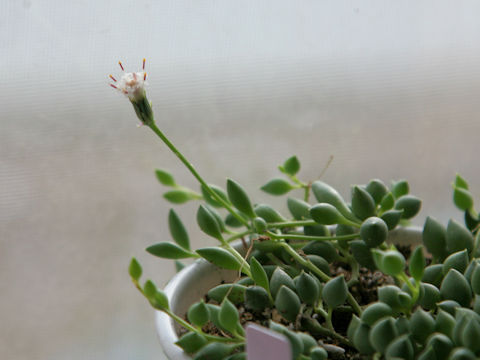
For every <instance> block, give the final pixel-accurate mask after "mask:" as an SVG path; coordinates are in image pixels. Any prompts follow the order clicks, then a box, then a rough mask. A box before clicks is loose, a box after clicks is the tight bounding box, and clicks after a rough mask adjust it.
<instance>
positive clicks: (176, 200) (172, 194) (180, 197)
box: [163, 190, 194, 204]
mask: <svg viewBox="0 0 480 360" xmlns="http://www.w3.org/2000/svg"><path fill="white" fill-rule="evenodd" d="M163 197H164V198H165V199H166V200H167V201H169V202H171V203H173V204H184V203H186V202H187V201H190V200H193V199H194V197H193V196H192V193H191V192H189V191H185V190H171V191H167V192H166V193H164V194H163Z"/></svg>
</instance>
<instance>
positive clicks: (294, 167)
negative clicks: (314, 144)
mask: <svg viewBox="0 0 480 360" xmlns="http://www.w3.org/2000/svg"><path fill="white" fill-rule="evenodd" d="M281 169H282V171H283V172H284V173H286V174H288V175H290V176H294V175H296V174H297V173H298V172H299V171H300V161H299V160H298V158H297V157H296V156H295V155H294V156H291V157H289V158H288V159H287V160H285V162H284V163H283V166H282V167H281Z"/></svg>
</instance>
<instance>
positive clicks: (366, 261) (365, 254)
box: [349, 240, 376, 270]
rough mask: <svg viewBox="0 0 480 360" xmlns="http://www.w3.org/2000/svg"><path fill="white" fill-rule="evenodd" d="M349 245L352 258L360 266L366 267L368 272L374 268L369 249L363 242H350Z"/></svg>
mask: <svg viewBox="0 0 480 360" xmlns="http://www.w3.org/2000/svg"><path fill="white" fill-rule="evenodd" d="M349 244H350V248H351V250H352V254H353V257H354V258H355V260H356V261H357V262H358V263H359V264H360V265H361V266H364V267H367V268H369V269H370V270H373V269H375V268H376V267H375V263H374V261H373V257H372V253H371V252H370V248H369V247H368V246H367V244H365V241H363V240H353V241H350V243H349Z"/></svg>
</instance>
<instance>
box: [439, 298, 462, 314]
mask: <svg viewBox="0 0 480 360" xmlns="http://www.w3.org/2000/svg"><path fill="white" fill-rule="evenodd" d="M437 306H438V308H439V309H441V310H443V311H446V312H447V313H449V314H450V315H452V316H455V313H456V309H457V308H458V307H460V304H459V303H458V302H456V301H455V300H443V301H441V302H439V303H438V304H437Z"/></svg>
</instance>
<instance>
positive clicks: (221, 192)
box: [200, 184, 230, 208]
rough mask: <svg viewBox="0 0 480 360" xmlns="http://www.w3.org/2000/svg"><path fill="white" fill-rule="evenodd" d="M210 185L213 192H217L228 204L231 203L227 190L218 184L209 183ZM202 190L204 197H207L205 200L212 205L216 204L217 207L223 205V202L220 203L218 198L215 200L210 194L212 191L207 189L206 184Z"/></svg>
mask: <svg viewBox="0 0 480 360" xmlns="http://www.w3.org/2000/svg"><path fill="white" fill-rule="evenodd" d="M208 187H209V188H210V189H211V190H213V192H214V193H216V194H217V195H218V196H219V197H220V198H221V199H222V200H224V201H225V202H226V203H227V204H228V203H230V201H228V197H227V194H226V193H225V191H224V190H223V189H222V188H221V187H219V186H217V185H214V184H208ZM200 190H201V191H202V195H203V198H204V199H205V201H206V202H207V204H208V205H211V206H214V207H217V208H218V207H223V205H222V204H220V203H219V202H218V201H217V200H215V199H214V198H213V196H212V195H210V193H209V192H208V191H207V189H206V188H205V186H201V187H200Z"/></svg>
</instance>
